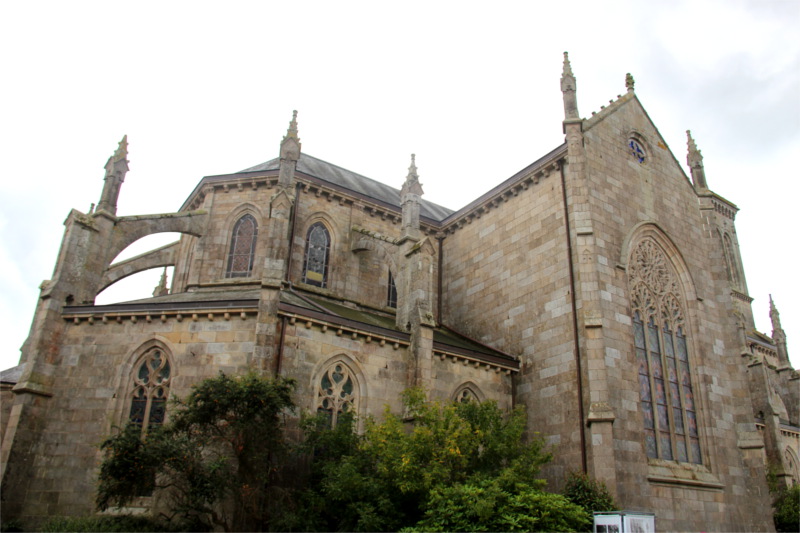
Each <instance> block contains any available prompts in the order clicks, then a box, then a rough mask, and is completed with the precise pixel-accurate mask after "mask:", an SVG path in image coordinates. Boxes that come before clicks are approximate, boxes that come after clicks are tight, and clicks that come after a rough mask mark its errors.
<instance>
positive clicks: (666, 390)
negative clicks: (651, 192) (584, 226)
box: [628, 239, 703, 464]
mask: <svg viewBox="0 0 800 533" xmlns="http://www.w3.org/2000/svg"><path fill="white" fill-rule="evenodd" d="M629 265H630V266H629V268H628V285H629V287H630V291H631V306H632V311H633V333H634V346H635V349H636V361H637V365H638V375H639V399H640V405H641V410H642V416H643V418H644V441H645V450H646V452H647V457H650V458H654V459H656V458H657V459H668V460H675V461H681V462H688V463H697V464H701V463H702V462H703V458H702V453H701V451H700V436H699V434H698V427H697V406H696V402H695V397H694V392H693V389H692V374H691V370H690V364H689V348H688V346H689V343H688V342H687V338H686V333H687V329H688V327H687V324H686V314H685V310H684V304H683V302H684V298H683V295H682V292H681V290H680V286H679V284H678V278H677V275H676V273H675V270H674V267H673V266H672V264H671V262H670V261H669V259H667V256H666V254H665V253H664V252H663V250H662V249H661V247H660V246H659V245H658V244H656V242H655V241H653V240H651V239H644V240H642V241H641V242H640V243H639V244H638V245H637V246H636V248H635V249H634V250H633V252H632V253H631V257H630V261H629Z"/></svg>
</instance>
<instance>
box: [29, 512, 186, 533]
mask: <svg viewBox="0 0 800 533" xmlns="http://www.w3.org/2000/svg"><path fill="white" fill-rule="evenodd" d="M39 531H43V532H67V531H69V532H83V531H97V532H106V531H130V532H139V531H154V532H155V531H189V529H183V528H178V529H171V528H169V527H168V525H167V524H165V523H163V522H161V521H160V520H158V519H156V518H153V517H151V516H146V515H117V516H74V517H54V518H51V519H50V520H48V521H47V522H46V523H45V524H44V525H43V526H42V527H41V529H40V530H39Z"/></svg>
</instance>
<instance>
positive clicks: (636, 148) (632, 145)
mask: <svg viewBox="0 0 800 533" xmlns="http://www.w3.org/2000/svg"><path fill="white" fill-rule="evenodd" d="M628 149H629V151H630V154H631V155H632V156H633V158H634V159H635V160H636V161H638V162H639V163H644V161H645V159H646V158H647V155H646V153H645V151H644V148H643V147H642V145H641V143H640V142H639V141H637V140H636V139H629V140H628Z"/></svg>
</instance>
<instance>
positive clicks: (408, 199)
mask: <svg viewBox="0 0 800 533" xmlns="http://www.w3.org/2000/svg"><path fill="white" fill-rule="evenodd" d="M422 194H423V191H422V184H421V183H420V182H419V174H417V163H416V157H415V156H414V154H411V165H410V166H409V167H408V176H406V181H405V182H404V183H403V188H402V189H400V206H401V207H402V209H403V213H402V217H403V218H402V231H403V237H402V239H412V240H419V238H420V227H419V211H420V199H421V198H420V197H421V196H422Z"/></svg>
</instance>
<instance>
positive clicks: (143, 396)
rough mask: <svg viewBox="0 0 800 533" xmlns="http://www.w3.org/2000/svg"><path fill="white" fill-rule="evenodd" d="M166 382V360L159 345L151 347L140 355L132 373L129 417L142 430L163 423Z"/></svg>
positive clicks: (166, 391)
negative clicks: (137, 365)
mask: <svg viewBox="0 0 800 533" xmlns="http://www.w3.org/2000/svg"><path fill="white" fill-rule="evenodd" d="M169 383H170V366H169V361H167V358H166V356H164V354H163V352H162V351H161V350H160V349H158V348H153V349H152V350H150V351H148V352H147V353H146V354H145V355H144V357H143V358H142V359H140V361H139V367H138V369H137V370H136V372H135V373H134V375H133V391H132V393H131V409H130V415H129V419H130V421H131V422H133V423H134V424H137V425H140V426H142V430H145V429H146V428H148V427H152V426H158V425H161V424H163V423H164V416H165V415H166V412H167V396H168V395H169Z"/></svg>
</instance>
